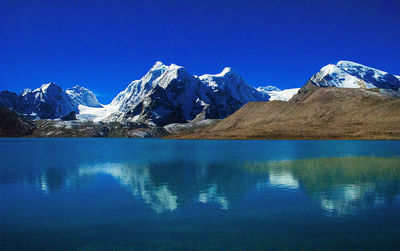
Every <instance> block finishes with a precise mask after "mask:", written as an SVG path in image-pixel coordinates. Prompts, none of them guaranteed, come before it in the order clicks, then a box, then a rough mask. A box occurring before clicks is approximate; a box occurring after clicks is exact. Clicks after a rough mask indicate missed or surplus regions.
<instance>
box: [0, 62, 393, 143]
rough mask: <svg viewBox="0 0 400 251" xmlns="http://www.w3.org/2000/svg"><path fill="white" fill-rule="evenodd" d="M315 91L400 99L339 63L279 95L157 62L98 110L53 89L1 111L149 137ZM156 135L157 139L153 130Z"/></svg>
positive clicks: (384, 84) (88, 94)
mask: <svg viewBox="0 0 400 251" xmlns="http://www.w3.org/2000/svg"><path fill="white" fill-rule="evenodd" d="M315 88H317V89H319V88H336V89H337V88H344V89H348V88H351V89H360V90H361V89H362V90H367V91H369V92H371V91H373V92H374V93H377V94H379V95H383V96H385V97H386V96H387V97H391V98H396V97H399V96H400V77H399V76H396V75H393V74H389V73H387V72H384V71H381V70H377V69H374V68H371V67H367V66H364V65H361V64H358V63H354V62H350V61H339V62H338V63H337V64H329V65H327V66H324V67H322V68H321V70H320V71H319V72H317V73H316V74H315V75H313V76H312V77H311V78H310V80H309V81H308V82H307V83H306V84H305V85H304V86H303V87H302V88H292V89H286V90H280V89H279V88H277V87H274V86H261V87H258V88H255V87H253V86H252V85H250V84H249V83H247V82H246V81H245V80H244V79H243V78H242V77H241V76H240V75H239V74H238V73H237V72H235V71H234V70H233V69H232V68H230V67H225V68H224V69H223V70H222V72H220V73H218V74H205V75H201V76H196V75H191V74H190V73H188V72H187V71H186V69H185V68H184V67H182V66H178V65H175V64H171V65H165V64H163V63H162V62H156V63H155V64H154V65H153V67H152V68H151V69H150V70H149V71H148V72H147V73H146V74H145V75H144V76H143V77H142V78H140V79H139V80H135V81H132V82H131V83H130V84H129V85H128V86H127V88H126V89H125V90H123V91H121V92H120V93H119V94H118V95H117V96H116V97H115V98H114V99H113V100H112V102H111V103H110V104H107V105H102V104H100V102H99V101H98V100H97V98H96V96H95V95H94V93H93V92H92V91H90V90H88V89H86V88H84V87H82V86H75V87H72V88H70V89H67V90H65V91H64V90H62V88H61V87H59V86H58V85H56V84H54V83H48V84H44V85H42V86H41V87H40V88H37V89H35V90H30V89H25V90H23V91H22V92H21V93H20V94H16V93H12V92H9V91H7V90H5V91H2V92H0V105H1V106H3V107H6V108H8V109H9V110H10V111H12V112H15V113H16V114H17V115H18V116H23V117H24V119H31V120H34V121H41V120H44V119H47V120H48V122H47V124H52V123H58V122H57V121H63V120H76V122H75V123H89V124H90V123H91V125H92V126H93V125H94V127H96V128H97V126H96V125H98V123H102V124H104V123H108V124H109V123H120V124H126V123H130V124H131V123H134V124H137V125H139V124H140V125H142V126H141V127H142V128H147V129H149V128H153V129H151V130H150V131H151V132H149V133H150V134H151V133H152V132H153V131H154V128H162V127H164V126H169V127H168V128H171V126H170V125H185V124H187V125H189V124H190V125H198V124H201V123H203V121H204V122H206V121H214V120H219V119H224V118H227V117H229V116H230V115H232V114H234V113H235V112H236V111H238V110H239V109H240V108H242V107H243V106H244V105H245V104H248V103H249V102H261V103H265V102H267V101H281V102H284V103H293V102H295V100H299V99H302V98H304V97H305V96H307V95H310V93H314V91H313V90H314V89H315ZM369 92H368V93H369ZM357 93H358V92H357ZM362 93H363V92H359V95H361V96H362ZM338 95H344V94H343V93H341V94H338ZM357 95H358V94H357ZM367 96H368V95H367ZM267 103H269V102H267ZM260 116H261V117H262V116H264V117H265V116H268V114H260ZM14 117H15V116H14ZM206 124H207V123H203V125H206ZM133 127H134V128H137V126H136V125H135V126H133ZM139 127H140V126H139ZM183 127H185V126H183ZM129 128H130V127H129ZM129 128H128V129H127V130H128V131H129ZM101 130H103V129H101ZM50 135H52V134H51V133H50ZM157 135H162V133H161V132H160V131H159V130H157ZM122 136H123V135H122Z"/></svg>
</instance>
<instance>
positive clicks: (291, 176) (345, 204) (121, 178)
mask: <svg viewBox="0 0 400 251" xmlns="http://www.w3.org/2000/svg"><path fill="white" fill-rule="evenodd" d="M32 175H33V174H29V176H26V177H24V181H25V182H26V181H27V180H31V182H27V183H33V184H35V185H36V186H37V187H39V188H40V189H42V190H43V192H46V193H50V192H53V191H57V190H58V189H64V188H65V189H69V190H76V189H78V188H79V187H80V186H82V185H83V184H85V183H88V182H90V180H91V179H93V178H94V177H96V176H97V175H109V176H111V177H113V179H115V180H116V181H118V183H119V184H120V186H121V187H123V188H124V189H127V190H129V191H130V193H131V194H132V195H133V197H134V198H137V199H141V200H143V202H144V203H146V204H148V205H149V207H150V208H151V209H153V210H154V211H155V212H157V213H165V212H173V211H175V210H177V209H178V208H179V207H180V206H181V205H185V204H188V203H201V204H207V203H213V204H215V205H217V206H218V208H219V209H221V210H229V208H230V205H231V203H232V201H234V200H235V199H236V198H238V197H241V196H246V193H247V192H248V191H250V190H251V189H252V188H254V187H256V188H257V189H258V191H259V192H264V193H268V192H271V191H272V190H271V189H275V190H276V189H278V190H281V191H289V192H290V191H298V190H304V191H305V192H306V194H307V195H309V196H310V197H311V198H312V199H313V200H316V201H317V202H318V203H319V205H320V207H321V208H322V209H323V210H325V212H326V214H327V215H328V216H344V215H351V214H355V213H357V212H358V211H359V210H360V209H367V208H372V207H379V206H380V205H383V204H385V203H387V204H390V203H396V202H398V200H399V191H400V159H399V158H381V157H349V158H347V157H346V158H315V159H301V160H293V161H267V162H252V163H251V162H245V163H229V164H226V163H216V162H210V163H196V162H172V163H171V162H155V163H151V162H150V163H148V164H144V165H137V164H130V163H99V164H95V165H80V166H78V167H77V168H70V169H68V170H60V169H57V168H53V169H52V168H50V169H43V170H41V171H40V173H39V174H38V176H37V177H36V179H35V178H34V177H32ZM32 178H33V180H35V181H34V182H32Z"/></svg>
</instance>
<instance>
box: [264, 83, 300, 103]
mask: <svg viewBox="0 0 400 251" xmlns="http://www.w3.org/2000/svg"><path fill="white" fill-rule="evenodd" d="M299 90H300V88H291V89H285V90H281V89H279V88H277V87H275V86H272V85H269V86H260V87H258V88H257V91H259V92H264V93H266V94H268V95H269V96H270V98H269V101H273V100H282V101H288V100H289V99H291V98H292V97H293V96H294V95H295V94H296V93H297V92H298V91H299Z"/></svg>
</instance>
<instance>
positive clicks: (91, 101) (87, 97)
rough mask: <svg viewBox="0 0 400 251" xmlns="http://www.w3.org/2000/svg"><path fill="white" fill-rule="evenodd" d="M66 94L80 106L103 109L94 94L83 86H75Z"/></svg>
mask: <svg viewBox="0 0 400 251" xmlns="http://www.w3.org/2000/svg"><path fill="white" fill-rule="evenodd" d="M65 92H66V93H67V94H68V96H70V97H71V98H72V99H73V100H74V101H75V102H77V103H78V104H80V105H85V106H89V107H102V105H101V104H100V103H99V101H98V100H97V98H96V96H95V95H94V93H93V92H92V91H91V90H89V89H87V88H85V87H83V86H79V85H75V86H74V87H72V88H69V89H67V90H66V91H65Z"/></svg>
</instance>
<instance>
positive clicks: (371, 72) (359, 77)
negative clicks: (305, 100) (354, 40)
mask: <svg viewBox="0 0 400 251" xmlns="http://www.w3.org/2000/svg"><path fill="white" fill-rule="evenodd" d="M311 81H313V82H314V83H316V85H317V86H322V87H331V86H333V87H341V88H367V89H368V88H382V89H392V90H394V91H397V90H398V89H399V87H400V81H399V79H398V78H397V77H396V76H394V75H392V74H388V73H387V72H384V71H381V70H377V69H374V68H372V67H368V66H365V65H362V64H359V63H355V62H352V61H345V60H341V61H339V62H338V63H337V64H328V65H326V66H324V67H322V68H321V70H320V71H319V72H318V73H317V74H315V75H314V76H312V77H311Z"/></svg>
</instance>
